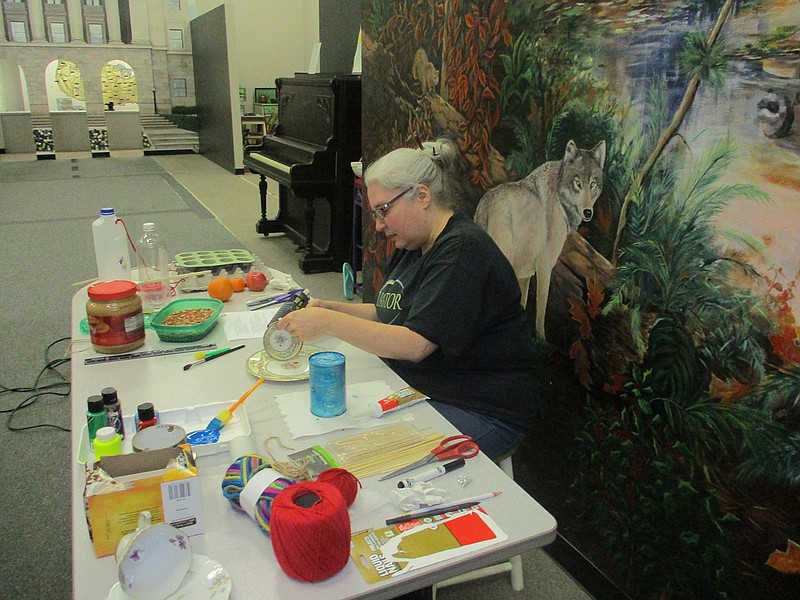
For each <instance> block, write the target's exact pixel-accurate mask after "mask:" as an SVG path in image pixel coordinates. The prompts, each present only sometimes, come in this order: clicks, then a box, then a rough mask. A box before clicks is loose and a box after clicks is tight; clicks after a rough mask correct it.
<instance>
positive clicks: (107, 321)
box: [89, 310, 144, 346]
mask: <svg viewBox="0 0 800 600" xmlns="http://www.w3.org/2000/svg"><path fill="white" fill-rule="evenodd" d="M89 334H90V336H91V338H92V344H95V345H96V346H122V345H124V344H130V343H131V342H135V341H138V340H140V339H142V338H143V337H144V315H143V314H142V311H140V310H138V311H134V312H130V313H127V314H124V315H104V316H98V315H89Z"/></svg>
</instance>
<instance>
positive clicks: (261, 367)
mask: <svg viewBox="0 0 800 600" xmlns="http://www.w3.org/2000/svg"><path fill="white" fill-rule="evenodd" d="M321 350H322V348H318V347H317V346H311V345H310V344H304V345H303V349H302V350H300V353H299V354H298V355H297V356H295V357H294V358H292V359H290V360H275V359H274V358H272V357H271V356H270V355H269V354H267V352H266V350H260V351H259V352H256V353H255V354H253V356H251V357H250V358H248V359H247V372H248V373H250V374H251V375H253V376H255V377H263V378H264V379H266V380H267V381H302V380H303V379H308V357H309V356H311V355H312V354H315V353H317V352H320V351H321Z"/></svg>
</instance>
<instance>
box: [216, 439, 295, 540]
mask: <svg viewBox="0 0 800 600" xmlns="http://www.w3.org/2000/svg"><path fill="white" fill-rule="evenodd" d="M293 484H294V481H293V480H291V479H289V478H287V477H284V476H283V475H282V474H281V473H279V472H278V471H276V470H275V469H273V468H272V467H271V466H270V463H269V462H267V459H266V458H264V457H263V456H258V455H254V454H246V455H244V456H241V457H239V458H238V459H236V460H235V461H233V463H231V465H230V466H229V467H228V469H227V471H225V477H224V478H223V479H222V495H223V496H224V497H225V498H227V499H228V502H230V504H231V506H232V507H233V508H235V509H236V510H238V511H240V512H243V513H246V514H248V515H249V516H250V517H252V518H253V519H254V520H255V522H256V523H258V526H259V527H260V528H261V530H262V531H263V532H264V533H266V534H267V535H269V532H270V523H271V519H272V503H273V501H274V500H275V497H276V496H277V495H278V493H279V492H281V491H283V490H285V489H286V488H288V487H289V486H291V485H293Z"/></svg>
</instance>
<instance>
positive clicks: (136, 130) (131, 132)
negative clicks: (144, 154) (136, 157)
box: [105, 110, 142, 152]
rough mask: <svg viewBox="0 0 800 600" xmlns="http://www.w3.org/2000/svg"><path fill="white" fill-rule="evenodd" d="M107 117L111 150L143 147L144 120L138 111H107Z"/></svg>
mask: <svg viewBox="0 0 800 600" xmlns="http://www.w3.org/2000/svg"><path fill="white" fill-rule="evenodd" d="M105 118H106V127H108V148H109V150H111V151H112V152H113V151H114V150H141V149H142V120H141V118H140V117H139V112H138V111H122V110H116V111H106V113H105Z"/></svg>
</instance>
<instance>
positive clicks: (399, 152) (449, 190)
mask: <svg viewBox="0 0 800 600" xmlns="http://www.w3.org/2000/svg"><path fill="white" fill-rule="evenodd" d="M460 156H461V154H460V151H459V149H458V146H456V144H455V142H453V141H452V140H449V139H446V138H440V139H438V140H436V141H435V142H425V143H424V144H422V149H416V148H398V149H396V150H392V151H391V152H389V153H388V154H386V155H384V156H382V157H381V158H379V159H378V160H376V161H375V162H374V163H372V164H371V165H369V167H367V170H366V172H365V173H364V184H365V185H366V186H367V188H369V186H370V185H372V184H373V183H377V184H378V185H380V186H381V187H384V188H386V189H387V190H397V191H400V190H402V189H405V188H407V187H410V186H413V185H417V184H423V185H425V186H427V187H428V189H430V191H431V195H432V196H433V199H434V201H435V202H438V203H439V204H441V205H442V206H444V207H446V208H451V209H453V210H456V209H457V208H458V207H459V200H460V199H459V198H456V197H455V194H454V193H453V190H454V183H455V182H453V181H452V180H451V176H450V173H451V170H452V167H453V166H454V165H455V163H456V161H457V160H458V158H459V157H460Z"/></svg>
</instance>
